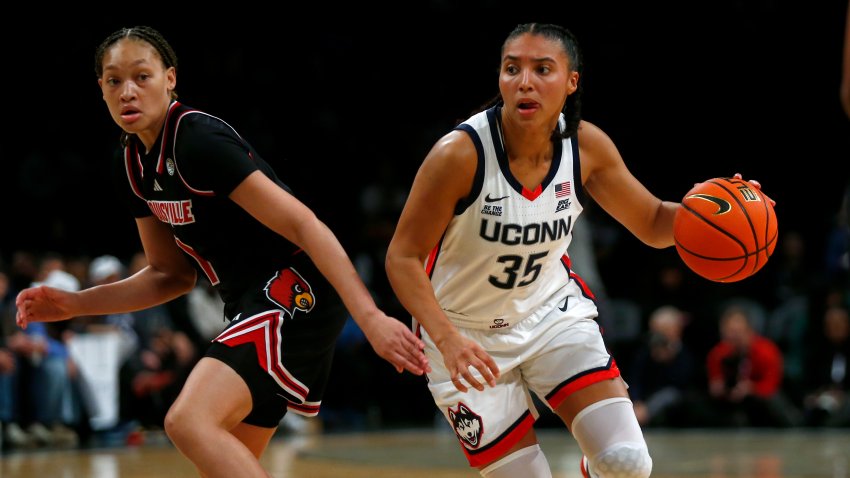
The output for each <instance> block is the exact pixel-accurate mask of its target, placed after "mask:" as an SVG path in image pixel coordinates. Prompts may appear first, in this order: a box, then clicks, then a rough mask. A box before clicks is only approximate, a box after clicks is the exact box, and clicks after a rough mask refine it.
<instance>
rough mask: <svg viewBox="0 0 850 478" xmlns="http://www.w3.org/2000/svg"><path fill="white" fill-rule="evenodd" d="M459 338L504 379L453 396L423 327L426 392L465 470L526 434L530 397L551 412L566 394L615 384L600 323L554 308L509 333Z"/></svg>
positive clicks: (468, 332)
mask: <svg viewBox="0 0 850 478" xmlns="http://www.w3.org/2000/svg"><path fill="white" fill-rule="evenodd" d="M458 330H459V331H460V333H461V335H463V336H465V337H467V338H469V339H471V340H473V341H475V342H477V343H478V344H480V345H481V346H482V347H483V348H484V350H486V351H487V352H488V353H489V354H490V355H491V356H492V357H493V360H495V361H496V364H497V365H498V366H499V371H500V373H501V374H500V377H499V379H498V380H497V382H496V386H495V387H489V386H487V385H485V387H484V390H483V391H480V392H479V391H478V390H475V389H474V388H471V387H470V388H469V391H468V392H466V393H463V392H460V391H458V389H457V388H455V386H454V384H452V381H451V377H450V375H449V373H448V371H447V369H446V368H445V364H444V363H443V357H442V355H441V354H440V352H439V350H438V349H437V347H436V346H435V345H434V342H433V341H432V340H431V338H430V337H429V336H428V335H427V332H426V331H425V330H424V328H421V327H420V332H421V334H422V339H423V340H424V341H425V354H426V355H427V356H428V360H429V362H430V364H431V373H429V374H428V388H429V389H430V391H431V394H432V395H433V397H434V402H435V403H436V405H437V407H438V408H439V409H440V411H442V412H443V414H444V415H445V417H446V419H447V420H448V421H449V423H450V424H451V425H452V428H453V429H454V430H455V433H456V434H457V437H458V440H459V441H460V443H461V445H462V449H463V451H464V453H465V454H466V457H467V459H468V460H469V464H470V466H475V467H478V466H482V465H485V464H487V463H490V462H492V461H493V460H495V459H496V458H498V457H500V456H501V455H502V454H504V453H505V452H506V451H507V450H508V449H509V448H510V447H512V446H513V445H515V444H516V443H517V442H518V441H519V440H520V439H521V438H522V437H523V436H525V434H526V433H527V432H528V431H529V430H530V429H531V427H532V425H533V424H534V421H535V420H536V419H537V417H538V412H537V410H536V409H535V407H534V402H533V401H532V399H531V395H530V392H534V393H535V394H536V395H537V396H538V397H539V398H540V399H541V400H542V401H543V402H544V403H546V405H547V406H548V407H549V408H551V409H554V408H556V407H558V405H560V404H561V403H562V402H563V401H564V399H566V398H567V397H568V396H569V395H570V394H571V393H573V392H575V391H577V390H580V389H582V388H584V387H587V386H588V385H591V384H594V383H597V382H601V381H603V380H607V379H611V378H615V377H618V376H620V371H619V369H618V368H617V365H616V363H615V362H614V360H613V358H612V357H611V356H610V354H608V351H607V349H606V347H605V343H604V342H603V340H602V333H601V331H600V329H599V325H598V323H597V322H596V321H595V320H594V319H592V318H577V317H571V316H567V315H565V313H564V312H562V311H560V310H559V309H558V308H557V307H556V308H554V309H553V310H552V312H550V313H549V314H547V315H545V316H544V317H542V318H530V319H526V320H523V321H521V322H519V323H518V324H516V325H514V326H513V327H511V328H508V329H497V330H482V329H467V328H458ZM472 370H473V371H474V374H475V377H476V378H477V379H478V380H479V381H480V382H482V383H484V380H483V378H481V375H480V374H479V373H478V371H477V370H475V369H472ZM461 380H463V379H461Z"/></svg>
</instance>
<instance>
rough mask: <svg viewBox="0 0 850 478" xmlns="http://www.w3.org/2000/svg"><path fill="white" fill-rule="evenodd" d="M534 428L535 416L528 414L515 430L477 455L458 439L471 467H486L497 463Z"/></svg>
mask: <svg viewBox="0 0 850 478" xmlns="http://www.w3.org/2000/svg"><path fill="white" fill-rule="evenodd" d="M532 426H534V415H532V414H531V413H527V414H526V416H525V418H523V419H522V420H521V421H520V422H519V423H517V425H516V426H515V427H514V428H513V430H511V431H510V432H508V433H507V434H505V435H502V436H501V437H500V438H498V439H497V441H494V442H493V443H492V444H491V445H490V446H489V447H487V448H486V449H484V450H480V451H479V452H477V453H475V452H473V453H470V451H469V449H467V448H466V447H465V446H463V441H461V440H460V438H458V441H459V442H460V444H461V446H460V449H461V450H463V453H464V455H466V459H467V460H469V466H475V467H478V466H484V465H486V464H488V463H491V462H493V461H496V460H497V459H498V458H499V457H500V456H502V455H504V454H505V453H507V451H508V450H510V448H511V447H512V446H514V445H516V444H517V443H518V442H519V441H520V439H522V437H524V436H525V435H526V433H528V431H529V430H531V427H532Z"/></svg>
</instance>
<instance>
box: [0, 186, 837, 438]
mask: <svg viewBox="0 0 850 478" xmlns="http://www.w3.org/2000/svg"><path fill="white" fill-rule="evenodd" d="M404 198H405V191H404V190H403V189H400V188H399V187H398V186H394V185H393V183H392V182H388V183H385V184H377V183H376V184H375V185H374V186H373V187H368V188H364V189H363V191H362V193H361V194H360V195H359V201H358V214H360V215H361V217H363V218H364V221H365V222H364V228H363V236H362V237H361V238H360V241H358V247H356V248H354V249H353V250H352V251H351V253H352V256H353V260H354V263H355V265H356V266H357V268H358V270H359V272H360V274H361V275H362V277H363V278H364V280H365V282H366V283H367V285H368V286H369V287H370V288H371V290H372V292H373V294H374V296H375V297H376V299H377V300H378V303H379V305H380V306H381V307H383V308H384V310H386V311H388V313H390V314H392V315H394V316H395V317H397V318H398V319H399V320H404V321H407V320H409V315H408V314H406V312H405V311H404V310H403V309H402V308H401V306H400V305H399V304H398V302H397V301H396V299H395V297H394V295H393V294H392V291H391V290H390V287H389V285H388V283H387V281H386V276H385V273H384V270H383V254H384V251H385V247H386V245H387V244H388V242H389V236H390V235H391V234H392V230H393V225H394V222H395V219H396V217H397V215H398V213H399V212H400V208H401V207H402V205H403V201H404ZM842 206H843V207H841V208H840V209H839V210H837V211H836V217H835V230H834V233H833V234H832V235H830V237H828V238H826V240H827V241H828V242H829V243H830V245H829V247H828V250H829V251H830V253H829V254H827V255H826V256H825V257H809V256H808V255H807V249H806V244H805V243H804V242H803V241H802V240H801V238H800V237H799V235H798V234H797V233H795V232H794V231H783V232H782V233H781V234H782V235H781V237H780V239H779V246H778V247H777V249H776V251H775V253H774V255H773V256H772V257H771V259H770V261H769V262H768V264H767V265H766V266H765V268H764V269H763V270H761V271H759V272H758V273H757V276H753V277H752V278H750V279H749V280H745V281H742V282H739V283H732V284H719V283H712V282H709V281H707V280H705V279H702V278H701V277H699V276H697V275H696V274H694V273H693V272H691V271H689V270H688V269H687V268H686V266H685V265H684V263H683V262H682V261H681V260H680V259H679V258H678V256H677V255H676V252H675V249H673V248H671V249H669V250H663V251H657V252H655V253H654V255H655V257H651V258H648V259H647V260H646V261H645V263H644V264H643V266H642V267H641V268H639V269H638V270H630V269H624V268H623V267H622V264H623V262H622V260H621V258H619V257H618V256H619V255H621V254H629V253H631V252H629V251H628V247H627V246H625V245H623V244H620V242H622V241H624V239H623V236H622V233H621V232H620V230H619V226H618V225H616V224H613V223H610V222H607V221H605V220H603V219H602V218H603V217H604V216H603V215H600V214H599V213H598V211H597V210H596V209H594V207H593V206H591V207H590V208H589V209H588V210H586V211H585V212H586V216H583V218H582V219H583V221H580V222H579V223H578V224H577V226H576V228H575V229H574V231H575V237H574V241H573V243H572V244H571V246H570V254H571V255H572V256H574V257H575V258H576V260H575V261H574V268H575V270H576V271H577V272H578V273H579V274H580V275H581V276H582V277H583V278H584V279H585V281H586V282H587V284H588V285H589V287H590V288H591V290H593V291H594V293H595V295H596V297H597V300H598V306H599V310H600V316H599V318H598V321H599V323H600V325H601V327H602V328H603V331H604V335H605V337H606V338H607V343H608V346H609V348H610V349H611V352H612V354H613V356H614V357H615V359H616V360H617V362H618V364H619V366H620V368H621V370H622V372H623V375H624V377H625V378H626V380H627V381H628V383H629V385H630V393H631V396H632V400H633V402H634V406H635V411H636V413H637V415H638V418H639V420H640V423H641V424H642V425H643V426H645V427H677V428H678V427H732V426H736V427H818V428H820V427H830V428H831V427H850V369H848V358H850V281H848V278H850V261H848V238H850V229H848V226H847V225H848V222H847V219H848V216H847V208H846V206H847V201H846V196H845V201H844V202H843V203H842ZM10 257H11V260H10V261H9V262H8V263H5V262H4V263H3V264H2V265H0V297H2V309H0V313H1V314H2V315H0V318H2V338H0V421H2V424H3V432H4V436H3V438H4V446H5V447H6V448H7V449H11V448H32V447H38V446H65V447H68V446H70V447H74V446H83V445H85V444H91V443H93V442H98V440H100V442H102V441H103V440H105V439H106V438H104V437H110V438H109V439H111V440H113V441H114V440H117V441H118V442H120V443H132V442H133V441H134V440H138V437H139V436H140V435H139V433H140V431H145V430H159V429H161V427H162V422H163V418H164V416H165V412H166V410H167V409H168V406H169V405H170V403H171V401H172V400H173V399H174V398H175V397H176V394H177V393H178V392H179V390H180V388H181V386H182V384H183V381H184V380H185V378H186V375H187V373H188V372H189V370H191V368H192V366H193V365H194V363H195V361H197V360H198V359H199V357H200V356H201V354H202V352H203V350H204V348H205V346H206V344H208V343H209V341H210V340H211V339H212V338H213V337H215V336H216V335H217V334H218V332H219V331H220V330H221V328H222V327H223V326H224V314H223V304H222V302H221V300H220V299H219V297H218V295H217V293H216V292H215V291H214V289H212V287H211V286H210V285H209V283H207V282H206V281H205V280H204V279H203V278H202V277H201V278H200V279H199V282H198V284H197V287H196V288H195V289H194V290H193V291H192V292H191V293H190V294H188V295H186V296H183V297H181V298H179V299H176V300H174V301H172V302H169V303H167V304H164V305H162V306H159V307H156V308H152V309H147V310H142V311H139V312H134V313H128V314H116V315H110V316H104V317H78V318H75V319H72V320H70V321H64V322H57V323H46V324H42V323H34V324H30V325H29V327H27V329H26V330H21V329H20V328H18V327H16V326H15V323H14V313H15V306H14V297H15V294H16V292H17V291H18V290H20V289H21V288H24V287H27V286H30V285H32V284H39V283H44V284H48V285H51V286H53V287H59V288H64V289H67V290H78V289H80V288H84V287H89V286H92V285H97V284H103V283H106V282H110V281H116V280H120V279H122V278H124V277H127V276H128V275H131V274H133V273H135V272H136V271H138V270H139V269H140V268H142V267H144V266H145V264H146V262H145V257H144V254H143V253H142V252H141V251H139V252H137V253H135V254H133V255H132V256H130V257H121V258H119V257H116V256H113V255H108V254H105V255H100V256H96V257H88V256H67V255H61V254H58V253H55V252H42V253H33V252H31V251H25V250H18V251H13V252H12V254H11V255H10ZM756 277H758V278H759V280H756ZM609 279H610V280H609ZM615 279H616V280H615ZM623 283H626V284H627V285H626V286H624V285H623ZM766 284H767V285H769V286H766ZM107 337H108V338H109V339H108V340H107V339H106V338H107ZM92 340H93V341H94V342H93V343H94V347H93V348H88V349H87V348H86V347H87V346H86V341H89V343H90V345H91V343H92V342H91V341H92ZM87 350H88V351H87ZM104 362H110V363H111V365H110V366H104V364H103V363H104ZM92 366H94V368H92ZM87 367H88V370H90V371H89V373H88V374H87V373H86V369H87ZM98 367H100V368H98ZM98 370H99V372H98ZM103 373H107V374H113V376H112V377H111V378H112V380H106V381H105V382H106V385H104V383H103V382H104V377H103V376H102V374H103ZM107 378H109V377H107ZM104 386H106V387H107V389H104ZM110 387H111V389H109V388H110ZM99 394H101V396H98V395H99ZM104 407H106V408H107V409H111V410H113V412H110V413H111V416H110V417H106V418H105V420H104V416H103V414H104ZM538 408H539V409H540V410H541V411H542V412H543V415H542V416H541V419H540V424H541V426H544V427H545V426H549V425H552V426H554V425H556V423H555V422H553V421H552V420H557V418H556V417H555V416H554V415H551V414H548V413H547V411H546V409H545V406H544V405H542V403H540V404H538ZM441 423H442V420H439V418H438V417H437V415H436V410H435V409H434V407H433V403H431V401H430V400H429V396H428V393H427V387H426V384H425V381H424V378H422V377H415V376H412V375H410V374H397V373H396V372H395V371H394V370H392V369H391V367H390V366H389V365H388V364H386V363H385V362H383V361H382V360H381V359H380V358H378V357H377V355H375V354H374V352H373V351H372V349H371V347H370V346H369V344H368V343H367V342H366V340H365V338H364V336H363V334H362V333H361V332H360V330H359V329H358V328H357V326H356V324H355V323H354V322H353V320H350V319H349V321H348V324H347V326H346V327H345V329H344V331H343V333H342V335H341V337H340V339H339V342H338V346H337V351H336V357H335V363H334V367H333V372H332V377H331V380H330V384H329V391H328V393H327V395H326V399H325V401H324V402H323V406H322V409H321V412H320V414H319V416H318V418H317V419H305V420H301V419H299V418H298V417H294V416H291V415H289V416H288V417H287V418H285V419H284V423H282V425H283V426H282V428H281V430H283V431H286V430H289V431H292V432H307V431H310V432H315V431H319V430H321V431H325V432H334V431H349V430H375V429H381V428H388V427H414V426H415V427H421V426H439V424H441ZM98 443H99V442H98Z"/></svg>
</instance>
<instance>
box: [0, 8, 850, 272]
mask: <svg viewBox="0 0 850 478" xmlns="http://www.w3.org/2000/svg"><path fill="white" fill-rule="evenodd" d="M552 3H555V4H557V5H552V6H547V7H534V4H533V2H530V3H529V2H464V3H462V4H461V6H457V5H453V4H451V3H450V2H440V1H432V2H400V3H399V6H398V7H397V8H380V9H379V8H377V7H370V6H368V5H364V4H344V5H345V6H343V7H340V6H335V5H333V4H327V3H321V4H318V3H317V4H312V5H305V6H303V8H304V9H305V10H304V12H303V13H302V14H300V15H297V14H295V13H290V12H288V8H287V7H286V5H285V4H281V5H278V6H275V8H274V12H273V11H272V10H266V9H263V8H258V7H252V6H251V5H249V4H242V3H237V4H235V5H230V6H229V7H228V9H227V10H224V9H221V10H219V9H217V8H215V7H212V6H209V5H206V6H203V8H202V6H200V5H199V7H198V8H199V9H201V10H195V11H194V14H193V15H184V14H181V13H180V12H174V11H169V10H168V9H163V8H161V7H154V6H153V4H152V5H151V6H148V8H147V9H142V8H139V9H138V11H128V12H120V14H119V13H118V12H111V11H110V10H108V9H106V10H104V11H103V12H102V13H101V14H100V15H99V16H98V17H93V16H84V17H83V18H84V25H81V24H79V23H73V22H65V21H64V18H63V13H64V12H62V11H53V12H52V13H53V15H52V16H51V17H52V18H53V19H52V20H50V19H48V20H43V19H40V20H39V21H38V23H37V24H36V25H34V26H33V28H26V27H27V22H28V21H31V20H32V17H31V16H28V17H26V18H27V19H26V20H21V21H22V22H24V24H23V25H17V27H18V29H19V30H20V31H21V33H16V34H14V36H13V37H12V36H11V35H13V34H12V32H11V31H9V30H6V31H4V33H3V36H4V37H5V36H7V35H10V37H9V38H8V39H7V40H6V41H4V43H5V44H6V45H7V46H8V49H7V51H6V52H5V53H6V55H5V57H6V60H7V61H6V64H7V70H6V72H5V75H4V76H5V78H4V80H3V82H4V83H7V84H8V85H9V86H8V87H7V88H5V90H6V95H5V96H6V97H5V98H4V104H5V105H6V108H7V109H6V111H7V114H6V126H5V127H4V135H3V136H4V139H3V141H2V145H0V155H2V156H0V157H2V163H3V169H2V171H3V173H2V179H0V185H2V187H0V200H2V204H3V217H4V219H5V220H4V223H5V224H6V226H5V227H4V233H3V234H0V252H2V254H3V255H4V256H5V255H8V254H9V253H10V252H11V251H13V250H16V249H22V248H25V249H33V250H44V249H50V250H58V251H59V252H66V253H70V254H91V255H97V254H101V253H107V252H108V253H113V254H116V255H119V256H122V257H126V256H128V255H129V254H130V253H132V252H133V251H134V250H135V249H136V248H137V247H138V239H137V238H136V236H135V229H134V224H133V221H132V219H131V218H130V217H129V215H127V214H126V213H125V212H124V211H123V210H122V209H121V208H120V207H119V206H118V204H117V202H116V201H115V200H114V198H113V197H111V196H110V195H109V194H110V193H111V191H109V189H108V188H107V187H106V181H107V179H108V175H107V171H108V161H109V160H110V159H111V156H110V152H111V150H112V148H113V147H114V146H115V144H116V141H117V139H118V135H119V131H118V128H117V127H116V126H115V125H114V123H112V121H111V119H110V118H109V115H108V113H107V110H106V107H105V105H104V103H103V102H102V100H101V98H100V93H99V89H98V87H97V84H96V81H95V75H94V70H93V54H94V49H95V47H96V46H97V44H98V43H99V42H100V41H101V40H102V39H103V38H105V37H106V36H107V35H108V34H109V33H111V32H112V31H114V30H116V29H118V28H120V27H124V26H132V25H135V24H142V23H147V24H150V25H152V26H154V27H156V28H158V29H160V30H161V31H162V32H163V33H164V35H165V36H166V38H168V39H169V41H170V42H171V43H172V45H173V47H174V48H175V50H176V52H177V55H178V57H179V60H180V65H179V75H178V87H177V91H178V93H179V94H180V98H181V100H182V101H184V102H185V103H187V104H189V105H191V106H194V107H196V108H200V109H204V110H206V111H208V112H209V113H211V114H214V115H216V116H219V117H222V118H223V119H225V120H226V121H228V122H229V123H230V124H231V125H232V126H234V127H235V128H236V129H237V130H238V131H239V132H240V133H241V134H242V135H243V136H244V137H246V138H247V139H248V140H249V141H251V142H252V143H253V144H254V145H255V147H256V148H257V149H258V150H259V151H260V153H261V154H262V155H263V156H264V157H265V159H266V160H268V161H269V162H270V163H272V164H273V165H274V166H275V167H276V168H277V169H278V170H279V172H280V174H281V176H282V177H283V179H284V181H286V182H287V183H289V184H290V185H291V186H293V187H294V188H295V191H296V193H297V194H298V195H299V196H300V197H301V198H302V199H303V200H304V201H305V202H307V203H308V204H310V205H311V206H312V207H313V208H314V209H315V210H316V211H317V213H319V214H320V216H322V217H323V218H324V219H325V220H326V221H327V222H328V223H329V224H330V225H331V226H332V227H333V228H334V229H335V230H336V231H337V233H338V234H339V235H340V237H341V239H343V241H344V242H348V241H349V239H348V238H349V237H352V236H353V235H355V234H356V233H357V228H358V224H359V222H358V217H357V214H356V212H355V210H354V209H352V206H353V202H352V198H353V197H354V196H355V195H356V194H357V193H358V192H359V191H360V189H361V188H362V186H363V185H364V183H366V182H369V181H371V180H372V178H373V177H374V176H375V175H376V174H378V173H377V172H378V171H382V170H383V171H384V173H383V174H389V175H390V176H391V177H392V178H393V180H394V182H395V183H396V184H397V185H398V186H400V187H402V188H407V187H409V185H410V183H411V182H412V180H413V175H414V174H415V172H416V169H417V167H418V165H419V163H420V161H421V160H422V158H423V157H424V156H425V154H426V153H427V151H428V149H429V147H430V145H431V144H432V143H433V142H434V141H435V140H436V139H437V138H438V137H439V136H441V135H442V134H444V133H445V132H446V131H448V130H449V129H450V128H451V127H452V126H454V124H455V123H456V121H457V120H459V119H462V118H465V117H467V116H468V114H469V113H470V112H471V111H472V110H474V109H476V108H477V107H478V106H480V105H481V104H483V103H485V102H486V101H487V100H489V99H490V98H491V97H492V96H493V95H494V94H495V93H496V92H497V76H496V73H497V70H498V62H499V49H500V46H501V42H502V40H503V39H504V37H505V36H506V35H507V33H508V32H509V31H510V29H511V28H512V27H513V26H514V25H515V24H516V23H521V22H526V21H533V20H540V21H549V22H554V23H560V24H563V25H565V26H567V27H568V28H570V29H571V30H573V31H574V33H576V35H577V36H578V38H579V41H580V44H581V46H582V48H583V52H584V55H585V58H586V69H585V72H584V76H583V78H582V81H583V82H584V88H585V97H584V117H585V119H587V120H589V121H591V122H594V123H596V124H598V125H599V126H601V127H602V128H603V129H604V130H605V131H606V132H607V133H608V134H609V135H610V136H611V137H612V138H613V140H614V141H615V143H616V144H617V145H618V147H619V148H620V151H621V153H622V154H623V157H624V158H625V160H626V163H627V164H628V165H629V167H630V169H631V170H632V172H633V173H634V174H635V176H637V177H638V179H640V180H641V181H642V182H643V183H644V184H646V186H647V187H649V189H650V190H652V191H653V192H654V193H656V194H657V195H658V196H659V197H662V198H664V199H669V200H679V199H680V198H681V197H682V196H683V195H684V193H685V192H687V191H688V189H690V187H691V186H692V185H693V184H694V183H696V182H699V181H702V180H705V179H708V178H710V177H714V176H730V175H732V174H734V173H736V172H740V173H742V174H743V175H744V177H745V178H749V179H758V180H760V181H761V182H762V184H763V185H764V189H765V191H766V192H767V193H768V194H769V195H770V196H772V197H773V198H774V199H775V200H776V201H777V203H778V205H777V214H778V217H779V224H780V228H781V229H782V230H792V229H793V230H799V231H800V232H801V233H802V234H804V235H805V236H806V237H807V238H808V239H809V245H810V247H811V248H813V249H814V251H815V253H816V252H817V250H818V249H819V248H821V247H822V244H821V243H820V242H821V241H822V239H823V237H824V235H825V231H826V230H828V228H829V227H830V226H831V224H832V221H833V216H834V213H835V211H836V210H837V206H838V204H839V200H840V195H841V192H842V188H843V186H844V184H845V182H846V181H847V179H848V161H847V159H848V158H850V134H848V133H850V120H848V119H847V118H846V117H845V116H844V115H843V112H842V110H841V108H840V105H839V101H838V85H839V80H840V68H841V48H842V41H843V31H844V19H845V15H844V12H845V8H846V4H845V2H843V1H828V2H806V3H805V4H803V3H801V2H799V3H798V2H782V1H770V0H761V1H731V0H720V1H712V2H679V3H681V5H675V6H672V7H671V6H664V7H662V6H660V5H656V6H649V7H647V6H638V5H636V3H640V2H629V3H626V2H623V3H617V2H582V3H578V2H567V1H561V2H552ZM30 8H31V7H30ZM123 8H125V9H126V6H125V7H123ZM269 8H270V7H269ZM78 13H79V12H78ZM201 13H202V15H201ZM69 14H70V13H69ZM198 15H200V16H198ZM205 16H206V17H208V18H204V17H205ZM8 20H13V19H12V18H9V19H8ZM36 26H37V27H36ZM629 241H630V239H626V242H627V243H628V242H629Z"/></svg>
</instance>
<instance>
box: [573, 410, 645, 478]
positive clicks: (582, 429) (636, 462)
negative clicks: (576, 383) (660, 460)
mask: <svg viewBox="0 0 850 478" xmlns="http://www.w3.org/2000/svg"><path fill="white" fill-rule="evenodd" d="M570 429H571V430H572V433H573V436H574V437H575V439H576V441H578V444H579V446H580V447H581V450H582V452H584V454H585V456H586V457H587V462H588V465H589V466H588V468H589V472H590V476H591V477H592V478H647V477H649V475H650V473H651V472H652V458H651V457H650V456H649V450H648V449H647V447H646V441H645V440H644V439H643V432H642V431H641V429H640V425H639V424H638V422H637V418H635V412H634V409H633V408H632V402H631V400H629V399H628V398H609V399H606V400H602V401H599V402H596V403H594V404H592V405H590V406H588V407H587V408H585V409H584V410H582V411H581V412H579V413H578V415H576V417H575V419H574V420H573V423H572V425H571V427H570Z"/></svg>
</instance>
